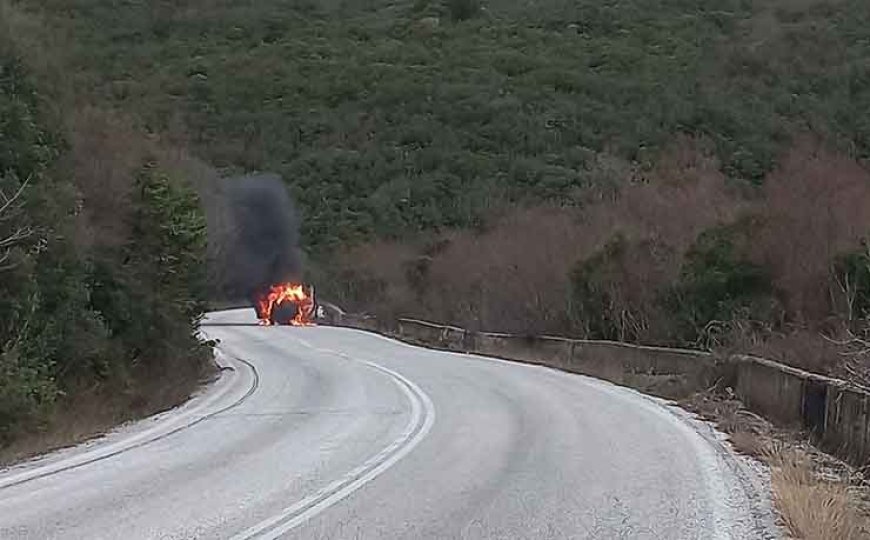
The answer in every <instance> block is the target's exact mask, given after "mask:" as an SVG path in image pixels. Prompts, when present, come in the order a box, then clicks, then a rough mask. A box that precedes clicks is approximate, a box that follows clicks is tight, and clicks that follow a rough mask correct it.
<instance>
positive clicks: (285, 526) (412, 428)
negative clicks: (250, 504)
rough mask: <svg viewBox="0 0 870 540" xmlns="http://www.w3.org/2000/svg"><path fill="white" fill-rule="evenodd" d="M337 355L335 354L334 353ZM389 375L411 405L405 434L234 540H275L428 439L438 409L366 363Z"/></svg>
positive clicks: (414, 389)
mask: <svg viewBox="0 0 870 540" xmlns="http://www.w3.org/2000/svg"><path fill="white" fill-rule="evenodd" d="M333 354H334V353H333ZM362 363H364V364H365V365H367V366H370V367H372V368H374V369H377V370H378V371H381V372H382V373H385V374H386V375H388V376H389V377H390V378H391V380H392V381H393V382H394V383H395V384H396V386H398V388H399V389H400V390H401V391H402V393H403V394H404V395H405V397H406V398H407V400H408V402H409V403H410V404H411V418H410V419H409V420H408V424H407V425H406V426H405V429H404V430H403V431H402V433H401V434H400V435H399V436H398V437H397V438H396V439H395V440H394V441H393V442H392V443H391V444H390V445H388V446H387V447H385V448H384V449H383V450H381V451H380V452H378V453H377V454H375V455H374V456H372V457H371V458H369V459H368V460H366V462H365V463H363V464H362V465H360V466H358V467H356V468H355V469H353V470H351V471H350V472H348V473H347V474H346V475H344V476H343V477H341V478H339V479H338V480H336V481H334V482H332V483H330V484H329V485H327V486H325V487H323V488H321V489H319V490H317V491H316V492H315V493H313V494H311V495H309V496H308V497H305V498H304V499H302V500H300V501H298V502H296V503H294V504H292V505H291V506H288V507H287V508H285V509H284V510H282V511H281V512H279V513H278V514H277V515H275V516H273V517H271V518H268V519H266V520H263V521H261V522H260V523H258V524H257V525H254V526H253V527H250V528H248V529H246V530H245V531H243V532H242V533H240V534H238V535H236V536H234V537H232V539H231V540H249V539H252V538H257V539H258V540H273V539H275V538H278V537H280V536H281V535H283V534H286V533H287V532H288V531H290V530H291V529H293V528H295V527H298V526H299V525H301V524H303V523H305V522H306V521H308V520H309V519H311V518H313V517H315V516H316V515H318V514H320V513H321V512H323V511H324V510H326V509H327V508H329V507H330V506H332V505H334V504H336V503H338V502H339V501H341V500H342V499H344V498H346V497H348V496H349V495H351V494H352V493H354V492H355V491H357V490H358V489H360V488H361V487H363V486H364V485H365V484H367V483H368V482H370V481H372V480H374V479H375V478H376V477H378V476H379V475H381V474H382V473H383V472H385V471H386V470H387V469H389V468H390V467H392V466H393V465H395V464H396V463H398V462H399V460H401V459H402V458H404V457H405V456H407V455H408V454H409V453H411V451H412V450H413V449H414V448H415V447H416V446H417V445H418V444H420V442H421V441H422V440H423V439H424V438H426V435H428V433H429V430H430V429H431V428H432V425H433V424H434V423H435V406H434V405H433V404H432V400H431V399H430V398H429V396H428V395H426V393H425V392H424V391H423V390H421V389H420V387H419V386H417V385H416V384H414V383H413V382H411V381H410V380H408V379H406V378H405V377H403V376H402V375H400V374H398V373H396V372H395V371H393V370H391V369H388V368H385V367H383V366H381V365H379V364H375V363H374V362H362Z"/></svg>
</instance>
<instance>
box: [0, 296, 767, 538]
mask: <svg viewBox="0 0 870 540" xmlns="http://www.w3.org/2000/svg"><path fill="white" fill-rule="evenodd" d="M206 322H207V323H212V325H209V326H205V327H204V328H203V330H204V331H205V333H207V335H208V336H209V337H212V338H217V339H220V341H221V346H220V351H221V353H222V354H221V356H220V362H221V363H222V365H224V366H225V368H224V370H223V372H222V373H223V375H222V377H221V378H220V379H219V380H218V381H217V382H216V383H214V384H213V385H211V386H210V387H209V388H208V389H206V390H205V391H204V392H203V393H202V395H200V396H198V397H197V398H195V399H194V400H192V401H191V402H190V403H188V404H187V405H185V406H184V407H181V408H179V409H177V410H174V411H170V412H168V413H165V414H163V415H160V416H159V417H156V418H153V419H148V420H146V421H143V422H139V423H137V424H134V425H132V426H128V427H126V428H124V429H121V430H119V431H118V432H116V433H113V434H111V435H110V436H108V437H106V438H105V439H103V440H101V441H97V442H95V443H92V444H90V445H86V446H83V447H78V448H74V449H70V450H66V451H62V452H59V453H55V454H52V455H49V456H47V457H45V458H43V459H40V460H37V461H34V462H30V463H25V464H22V465H20V466H17V467H14V468H12V469H9V470H6V471H4V472H2V473H0V539H7V538H16V539H24V538H27V539H31V538H33V539H36V538H40V539H42V538H81V539H88V540H95V539H99V538H117V539H135V538H165V539H169V538H232V539H238V540H241V539H248V538H304V539H319V538H329V539H355V538H364V539H388V538H408V539H412V538H437V539H442V538H444V539H452V538H469V539H471V538H488V539H489V538H500V539H502V538H503V539H513V538H531V539H551V538H552V539H555V538H600V539H612V538H650V539H667V540H670V539H690V538H697V539H704V540H715V539H725V538H735V539H742V538H769V537H771V534H772V533H771V532H770V531H773V529H772V526H771V514H770V511H769V505H768V503H767V498H768V496H767V494H766V487H765V481H764V478H763V475H762V474H760V473H758V472H757V471H755V470H754V469H753V467H752V466H751V465H749V464H748V463H747V462H746V461H745V460H742V459H738V458H735V457H734V456H733V455H732V454H731V453H729V452H728V451H727V450H726V449H725V448H724V446H723V445H722V444H721V443H720V442H719V440H718V438H717V436H716V434H715V433H714V432H713V431H712V430H710V429H709V428H708V427H707V426H706V425H705V424H702V423H700V422H698V421H695V420H692V419H691V418H689V417H688V415H686V414H685V413H681V412H679V411H678V410H675V409H674V408H673V407H670V406H668V405H666V404H665V403H663V402H662V401H660V400H655V399H652V398H648V397H645V396H642V395H640V394H638V393H636V392H633V391H630V390H626V389H623V388H619V387H616V386H613V385H610V384H607V383H603V382H600V381H597V380H595V379H590V378H587V377H582V376H577V375H570V374H566V373H561V372H558V371H554V370H550V369H546V368H541V367H534V366H526V365H521V364H513V363H508V362H504V361H499V360H493V359H486V358H481V357H475V356H467V355H459V354H453V353H444V352H436V351H430V350H426V349H421V348H416V347H412V346H409V345H405V344H402V343H398V342H395V341H392V340H389V339H386V338H383V337H380V336H376V335H373V334H368V333H364V332H360V331H355V330H348V329H340V328H328V327H312V328H286V327H269V328H262V327H257V326H254V325H252V324H245V323H252V322H253V311H252V310H242V311H240V310H236V311H227V312H220V313H216V314H212V315H211V316H210V317H209V319H208V320H207V321H206ZM235 323H239V324H238V325H237V324H235Z"/></svg>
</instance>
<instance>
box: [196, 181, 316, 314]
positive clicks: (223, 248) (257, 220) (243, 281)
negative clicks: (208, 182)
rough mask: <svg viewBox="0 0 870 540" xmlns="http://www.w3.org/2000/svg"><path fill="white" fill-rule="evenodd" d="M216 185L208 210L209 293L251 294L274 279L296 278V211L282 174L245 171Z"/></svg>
mask: <svg viewBox="0 0 870 540" xmlns="http://www.w3.org/2000/svg"><path fill="white" fill-rule="evenodd" d="M218 187H219V189H218V193H214V194H213V196H212V197H210V198H211V199H212V201H213V203H214V204H213V205H212V206H213V210H212V211H211V212H209V214H210V216H209V259H210V274H211V282H212V289H213V294H215V295H216V296H217V297H218V298H219V299H221V300H235V301H239V300H251V299H253V298H254V296H255V295H256V294H258V293H259V292H260V291H262V290H263V289H264V288H266V287H268V286H270V285H272V284H275V283H280V282H285V281H299V280H300V279H301V277H302V268H301V263H300V252H299V217H298V214H297V212H296V208H295V206H294V204H293V201H292V200H291V199H290V195H289V194H288V193H287V187H286V186H285V185H284V182H283V181H282V180H281V177H280V176H278V175H276V174H256V175H248V176H243V177H240V178H231V179H226V180H222V181H221V182H220V184H219V186H218Z"/></svg>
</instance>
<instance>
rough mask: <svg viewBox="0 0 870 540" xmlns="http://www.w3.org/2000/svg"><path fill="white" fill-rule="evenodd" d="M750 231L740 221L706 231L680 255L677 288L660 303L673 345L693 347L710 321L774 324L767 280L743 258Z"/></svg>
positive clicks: (772, 297) (772, 302) (762, 273)
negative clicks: (672, 326)
mask: <svg viewBox="0 0 870 540" xmlns="http://www.w3.org/2000/svg"><path fill="white" fill-rule="evenodd" d="M753 227H754V225H753V224H752V222H751V221H744V222H739V223H737V224H735V225H728V226H720V227H716V228H713V229H709V230H706V231H704V232H703V233H701V234H700V235H699V236H698V238H697V239H696V241H695V243H694V244H693V245H692V247H691V248H690V249H689V251H688V252H687V253H686V258H685V262H684V263H683V267H682V269H681V273H680V280H679V283H678V284H677V285H676V286H675V287H674V288H673V290H672V291H670V293H669V294H668V295H667V297H666V299H665V303H666V305H667V306H668V308H669V311H671V313H672V314H673V316H674V317H675V319H676V322H677V328H678V330H677V334H678V335H677V336H676V337H677V338H678V339H679V340H681V341H683V342H688V343H691V342H695V341H696V340H697V339H698V338H699V337H701V336H702V335H703V332H704V330H705V328H707V326H708V324H710V323H711V322H714V321H715V322H727V321H731V320H735V319H749V320H771V319H773V318H774V316H775V311H774V308H775V301H774V296H773V292H774V291H773V286H772V283H771V279H770V276H769V275H768V273H767V272H766V271H765V270H764V269H763V268H761V267H760V266H758V265H756V264H754V263H752V262H751V261H749V260H748V258H747V257H746V254H745V252H744V249H745V246H746V241H747V235H749V234H751V231H752V230H753Z"/></svg>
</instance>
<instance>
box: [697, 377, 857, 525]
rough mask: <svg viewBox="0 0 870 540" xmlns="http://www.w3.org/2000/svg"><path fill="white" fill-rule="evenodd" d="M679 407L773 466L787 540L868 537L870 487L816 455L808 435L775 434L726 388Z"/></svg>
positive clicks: (776, 501)
mask: <svg viewBox="0 0 870 540" xmlns="http://www.w3.org/2000/svg"><path fill="white" fill-rule="evenodd" d="M681 405H682V406H684V407H686V408H688V409H689V410H691V411H693V412H696V413H698V414H700V415H701V416H703V417H704V418H706V419H707V420H709V421H711V422H714V423H715V424H716V426H717V427H718V428H719V429H720V430H721V431H723V432H724V433H726V434H728V439H729V441H730V443H731V446H732V447H733V448H734V450H736V451H737V452H740V453H742V454H745V455H748V456H751V457H753V458H756V459H758V460H760V461H762V462H764V463H765V464H767V465H768V466H769V468H770V476H771V488H772V495H773V502H774V504H775V505H776V510H777V513H778V515H779V518H780V522H781V524H782V525H783V526H784V527H785V528H787V529H788V532H789V538H796V539H802V540H852V539H859V538H860V539H864V538H870V513H868V507H867V504H866V502H865V501H867V500H870V499H868V497H870V486H868V485H867V483H866V482H865V480H864V478H863V475H862V474H861V473H860V471H856V470H855V469H853V468H852V467H850V466H849V465H847V464H846V463H844V462H842V461H840V460H838V459H836V458H834V457H832V456H829V455H827V454H824V453H823V452H821V451H819V450H817V449H816V448H815V447H813V446H812V445H810V444H809V443H808V442H807V441H806V438H805V437H806V435H805V434H804V433H801V432H795V431H793V430H789V429H777V428H775V427H774V426H773V425H772V424H771V423H770V422H769V421H767V420H765V419H763V418H761V417H760V416H758V415H756V414H753V413H751V412H749V411H748V410H746V409H745V407H744V406H743V404H742V403H741V402H740V401H739V400H737V399H735V398H734V396H733V394H732V393H730V391H729V389H727V388H725V389H724V391H708V392H699V393H697V394H695V395H693V396H691V397H690V398H688V399H686V400H683V401H682V402H681Z"/></svg>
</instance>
